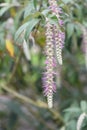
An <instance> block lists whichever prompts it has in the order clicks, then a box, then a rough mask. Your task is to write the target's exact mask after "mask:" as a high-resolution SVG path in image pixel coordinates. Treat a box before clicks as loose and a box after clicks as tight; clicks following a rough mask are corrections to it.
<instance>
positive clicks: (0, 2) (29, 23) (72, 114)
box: [0, 0, 87, 130]
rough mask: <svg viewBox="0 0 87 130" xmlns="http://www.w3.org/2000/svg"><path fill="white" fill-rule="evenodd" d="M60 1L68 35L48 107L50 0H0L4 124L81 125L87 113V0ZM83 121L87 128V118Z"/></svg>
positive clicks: (25, 128) (42, 128)
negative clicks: (44, 80) (46, 52)
mask: <svg viewBox="0 0 87 130" xmlns="http://www.w3.org/2000/svg"><path fill="white" fill-rule="evenodd" d="M58 5H60V7H61V8H62V10H63V15H62V18H63V20H64V24H65V25H64V26H65V27H64V30H65V34H66V38H65V44H64V48H63V65H62V66H60V65H57V68H56V71H57V76H56V78H55V82H56V84H57V91H56V93H55V94H54V107H53V108H52V109H48V107H47V101H46V97H44V95H43V89H42V76H43V72H44V61H45V56H44V46H45V18H44V16H46V15H48V10H47V8H48V2H47V0H0V130H76V127H77V122H78V118H79V116H80V115H81V114H82V113H87V102H86V100H87V0H58ZM51 22H54V23H56V20H55V19H54V18H53V17H51ZM81 127H82V130H87V119H86V118H85V119H84V121H83V123H82V125H81ZM79 130H80V129H79Z"/></svg>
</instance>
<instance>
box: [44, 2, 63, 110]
mask: <svg viewBox="0 0 87 130" xmlns="http://www.w3.org/2000/svg"><path fill="white" fill-rule="evenodd" d="M48 2H49V9H50V12H51V14H52V15H54V16H56V17H57V20H58V26H56V25H54V24H52V23H50V20H49V18H47V17H46V46H45V54H46V65H45V72H44V75H43V88H44V94H45V95H46V96H47V102H48V107H49V108H52V106H53V92H55V91H56V85H55V82H54V75H55V74H56V73H55V72H54V68H55V67H56V63H57V61H58V63H59V64H60V65H62V48H63V44H64V38H65V35H64V32H62V30H61V28H62V27H63V21H62V20H61V17H60V14H61V13H62V9H61V8H60V7H58V5H57V2H56V0H49V1H48Z"/></svg>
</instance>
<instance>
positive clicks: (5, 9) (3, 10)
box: [0, 6, 11, 17]
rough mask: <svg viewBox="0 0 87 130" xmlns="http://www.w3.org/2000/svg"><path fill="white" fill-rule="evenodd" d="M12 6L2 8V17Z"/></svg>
mask: <svg viewBox="0 0 87 130" xmlns="http://www.w3.org/2000/svg"><path fill="white" fill-rule="evenodd" d="M10 7H11V6H6V7H3V8H2V9H0V17H1V16H2V15H3V14H4V13H5V12H6V11H7V10H8V9H9V8H10Z"/></svg>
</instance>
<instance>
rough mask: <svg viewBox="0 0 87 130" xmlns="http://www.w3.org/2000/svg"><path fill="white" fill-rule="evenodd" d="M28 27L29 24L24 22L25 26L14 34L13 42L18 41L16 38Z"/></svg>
mask: <svg viewBox="0 0 87 130" xmlns="http://www.w3.org/2000/svg"><path fill="white" fill-rule="evenodd" d="M28 25H29V22H26V23H25V24H23V25H22V26H21V27H20V28H19V29H18V30H17V32H16V34H15V40H17V39H18V37H19V36H20V34H21V33H22V32H23V31H24V30H25V29H26V28H27V26H28Z"/></svg>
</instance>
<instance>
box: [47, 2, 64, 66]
mask: <svg viewBox="0 0 87 130" xmlns="http://www.w3.org/2000/svg"><path fill="white" fill-rule="evenodd" d="M49 5H50V6H49V8H50V11H51V12H52V14H53V15H54V16H56V17H57V19H58V25H59V27H57V26H56V25H53V30H54V35H55V51H56V57H57V59H58V62H59V64H60V65H61V64H62V48H63V44H64V39H65V34H64V32H62V30H61V28H62V27H63V20H62V19H61V16H60V15H61V14H62V9H61V8H60V7H58V5H57V2H56V0H49Z"/></svg>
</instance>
